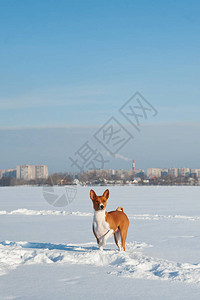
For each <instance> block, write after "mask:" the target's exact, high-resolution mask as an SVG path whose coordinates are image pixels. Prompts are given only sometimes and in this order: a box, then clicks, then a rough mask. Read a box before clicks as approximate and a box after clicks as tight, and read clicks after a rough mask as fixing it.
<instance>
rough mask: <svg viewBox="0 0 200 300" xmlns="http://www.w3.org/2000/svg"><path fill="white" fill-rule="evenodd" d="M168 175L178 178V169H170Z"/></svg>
mask: <svg viewBox="0 0 200 300" xmlns="http://www.w3.org/2000/svg"><path fill="white" fill-rule="evenodd" d="M168 174H169V175H170V176H172V177H178V169H177V168H169V169H168Z"/></svg>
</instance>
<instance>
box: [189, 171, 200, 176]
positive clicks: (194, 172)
mask: <svg viewBox="0 0 200 300" xmlns="http://www.w3.org/2000/svg"><path fill="white" fill-rule="evenodd" d="M190 174H191V175H194V176H195V177H198V178H199V177H200V169H190Z"/></svg>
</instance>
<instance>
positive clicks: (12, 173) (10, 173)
mask: <svg viewBox="0 0 200 300" xmlns="http://www.w3.org/2000/svg"><path fill="white" fill-rule="evenodd" d="M2 177H12V178H16V169H7V170H0V179H1V178H2Z"/></svg>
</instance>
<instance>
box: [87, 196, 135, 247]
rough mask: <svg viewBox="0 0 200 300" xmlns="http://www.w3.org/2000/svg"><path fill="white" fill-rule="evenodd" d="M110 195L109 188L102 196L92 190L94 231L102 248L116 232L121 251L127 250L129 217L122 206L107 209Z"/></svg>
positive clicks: (116, 241) (116, 239) (115, 236)
mask: <svg viewBox="0 0 200 300" xmlns="http://www.w3.org/2000/svg"><path fill="white" fill-rule="evenodd" d="M108 197H109V190H106V191H105V192H104V193H103V195H102V196H97V195H96V193H95V192H94V191H93V190H91V191H90V198H91V200H92V202H93V207H94V218H93V233H94V235H95V237H96V239H97V244H98V245H99V249H100V250H103V246H105V245H106V241H107V239H108V238H109V237H111V236H112V235H113V234H114V238H115V243H116V245H117V247H118V248H119V250H120V251H121V250H124V251H125V242H126V236H127V231H128V227H129V219H128V217H127V215H126V214H125V213H124V212H123V208H122V207H118V208H117V209H116V210H115V211H110V212H107V211H106V204H107V200H108ZM120 238H121V242H120Z"/></svg>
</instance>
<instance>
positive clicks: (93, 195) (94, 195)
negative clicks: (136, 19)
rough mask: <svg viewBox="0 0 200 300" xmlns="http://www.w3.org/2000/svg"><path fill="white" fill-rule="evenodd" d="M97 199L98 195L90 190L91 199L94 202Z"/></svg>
mask: <svg viewBox="0 0 200 300" xmlns="http://www.w3.org/2000/svg"><path fill="white" fill-rule="evenodd" d="M96 197H97V195H96V193H95V192H94V191H93V190H90V199H91V200H92V201H94V200H95V199H96Z"/></svg>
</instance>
